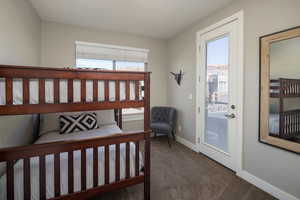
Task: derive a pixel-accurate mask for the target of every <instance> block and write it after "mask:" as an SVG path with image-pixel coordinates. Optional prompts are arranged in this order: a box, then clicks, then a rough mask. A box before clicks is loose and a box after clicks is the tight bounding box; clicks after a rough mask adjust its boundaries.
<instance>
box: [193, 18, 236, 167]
mask: <svg viewBox="0 0 300 200" xmlns="http://www.w3.org/2000/svg"><path fill="white" fill-rule="evenodd" d="M237 31H238V26H237V22H236V21H232V22H230V23H227V24H225V25H222V26H219V27H217V28H215V29H213V30H211V31H208V32H205V33H203V34H202V35H200V37H199V38H198V45H199V46H198V47H199V51H198V52H199V54H200V55H199V59H200V60H199V63H200V65H199V67H200V69H199V72H200V73H199V81H200V87H198V90H199V91H197V94H198V95H199V96H198V97H199V98H198V100H199V101H200V102H198V103H199V104H198V105H199V115H200V117H199V118H198V119H200V121H197V123H199V124H200V126H199V127H200V128H199V130H198V131H200V138H199V139H200V141H199V143H198V145H197V146H198V150H199V151H200V152H201V153H203V154H205V155H207V156H209V157H210V158H212V159H214V160H216V161H217V162H219V163H221V164H222V165H224V166H226V167H228V168H230V169H232V170H234V171H236V167H237V164H236V163H237V155H236V154H237V153H236V152H237V144H236V143H237V141H238V140H237V114H238V113H237V107H238V106H239V105H237V103H238V99H237V98H238V91H239V90H238V84H239V77H238V71H237V70H238V66H237V65H238V52H237V50H238V48H237V47H238V46H237V45H238V38H237Z"/></svg>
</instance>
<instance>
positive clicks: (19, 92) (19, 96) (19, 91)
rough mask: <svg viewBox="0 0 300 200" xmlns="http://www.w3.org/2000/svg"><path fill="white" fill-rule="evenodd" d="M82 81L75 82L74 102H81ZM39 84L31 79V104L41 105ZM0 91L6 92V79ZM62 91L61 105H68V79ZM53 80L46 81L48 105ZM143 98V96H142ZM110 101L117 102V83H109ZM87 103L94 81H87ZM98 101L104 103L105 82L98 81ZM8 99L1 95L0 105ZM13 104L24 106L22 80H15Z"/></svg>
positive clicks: (122, 85) (61, 85)
mask: <svg viewBox="0 0 300 200" xmlns="http://www.w3.org/2000/svg"><path fill="white" fill-rule="evenodd" d="M80 84H81V83H80V80H74V81H73V91H74V97H73V102H80V101H81V98H80V97H81V94H80V91H81V90H80ZM38 87H39V82H38V80H37V79H30V81H29V88H30V104H38V103H39V93H38V91H39V88H38ZM0 91H5V79H4V78H1V77H0ZM59 91H60V95H59V96H60V103H67V99H68V97H67V94H68V81H67V80H66V79H61V80H60V83H59ZM53 93H54V91H53V80H52V79H46V81H45V101H46V103H53V102H54V95H53ZM140 96H141V95H140ZM125 98H126V93H125V81H121V82H120V100H125ZM134 99H135V84H134V82H133V81H130V100H134ZM109 100H110V101H114V100H115V82H114V81H109ZM86 101H87V102H92V101H93V81H92V80H87V81H86ZM98 101H104V81H98ZM5 102H6V97H5V92H1V93H0V105H5ZM13 104H14V105H19V104H23V81H22V79H13Z"/></svg>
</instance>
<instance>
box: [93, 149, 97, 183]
mask: <svg viewBox="0 0 300 200" xmlns="http://www.w3.org/2000/svg"><path fill="white" fill-rule="evenodd" d="M93 150H94V151H93V184H94V187H97V186H98V147H94V148H93Z"/></svg>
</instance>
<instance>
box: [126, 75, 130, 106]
mask: <svg viewBox="0 0 300 200" xmlns="http://www.w3.org/2000/svg"><path fill="white" fill-rule="evenodd" d="M125 87H126V89H125V93H126V101H129V100H130V81H128V80H127V81H125Z"/></svg>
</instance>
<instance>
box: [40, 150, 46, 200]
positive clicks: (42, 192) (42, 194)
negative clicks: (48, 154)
mask: <svg viewBox="0 0 300 200" xmlns="http://www.w3.org/2000/svg"><path fill="white" fill-rule="evenodd" d="M39 168H40V172H39V173H40V174H39V179H40V200H45V199H46V163H45V156H44V155H42V156H39Z"/></svg>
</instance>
